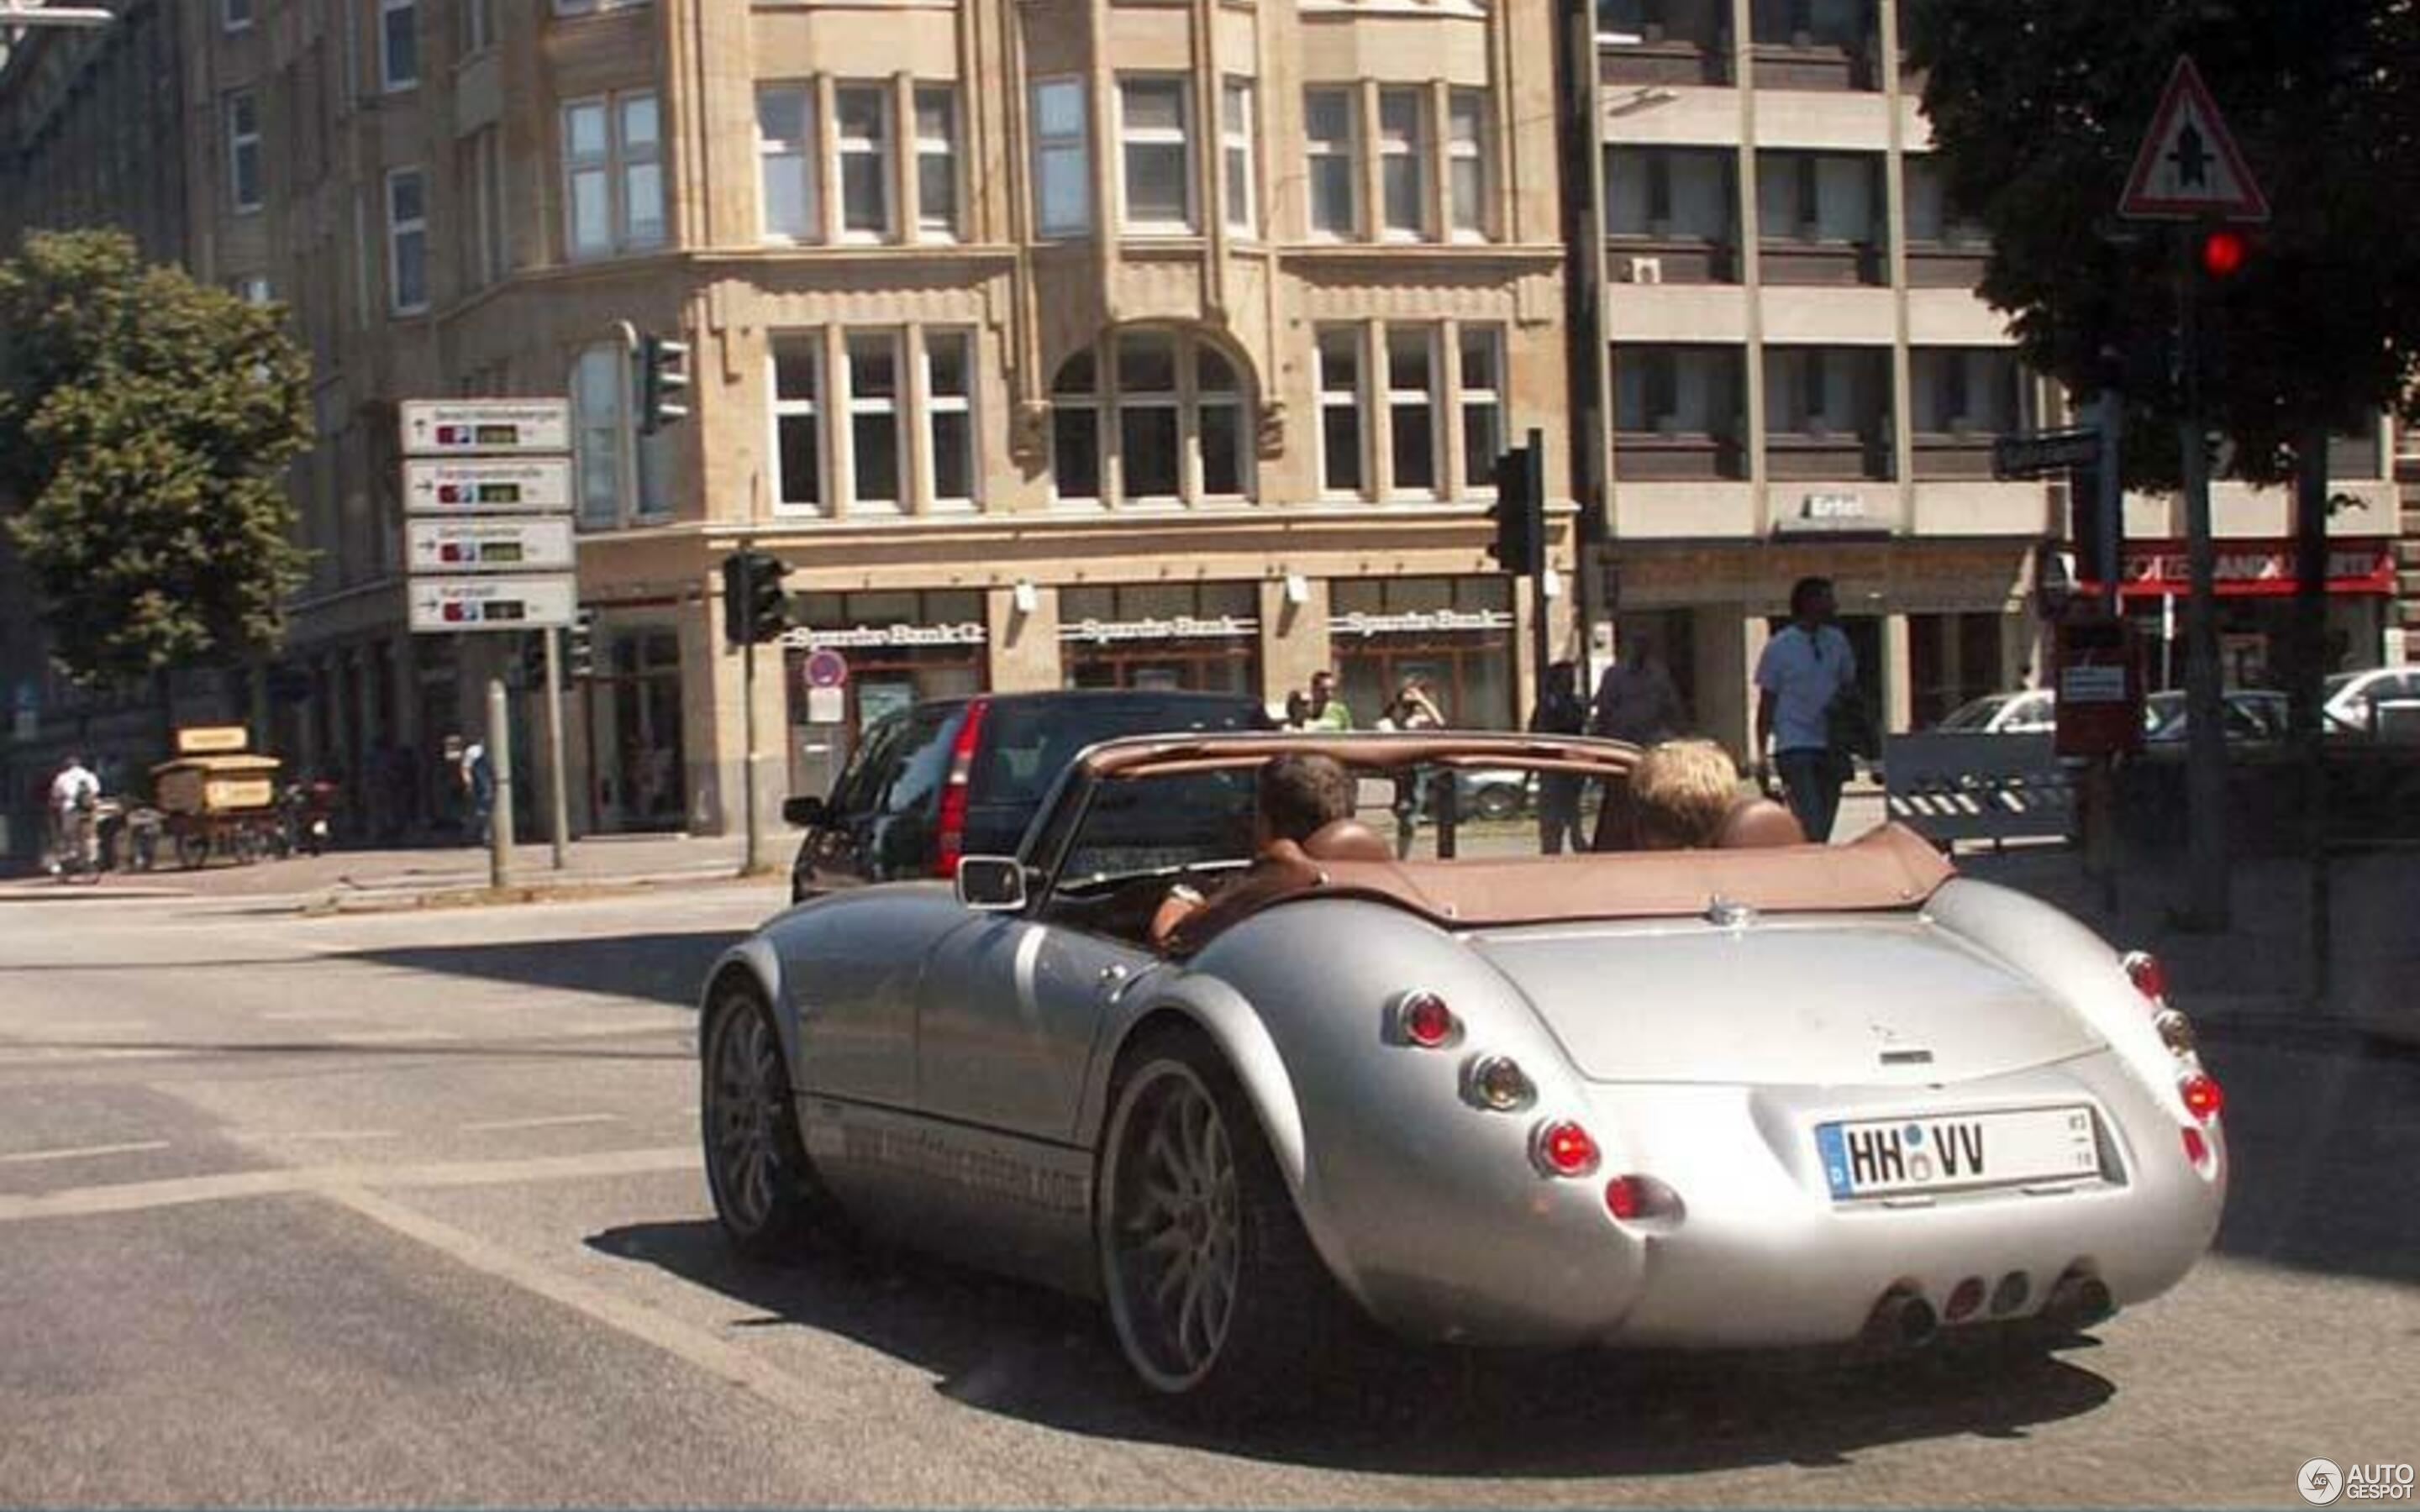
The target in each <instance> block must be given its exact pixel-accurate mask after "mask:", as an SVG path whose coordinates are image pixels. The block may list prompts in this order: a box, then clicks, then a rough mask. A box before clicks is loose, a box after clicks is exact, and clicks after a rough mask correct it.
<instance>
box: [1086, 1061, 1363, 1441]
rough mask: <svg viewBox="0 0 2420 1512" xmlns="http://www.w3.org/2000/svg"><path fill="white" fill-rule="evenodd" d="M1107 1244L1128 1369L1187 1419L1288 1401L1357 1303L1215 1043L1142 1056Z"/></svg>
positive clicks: (1102, 1228)
mask: <svg viewBox="0 0 2420 1512" xmlns="http://www.w3.org/2000/svg"><path fill="white" fill-rule="evenodd" d="M1100 1192H1101V1197H1100V1203H1099V1213H1098V1219H1097V1225H1096V1229H1097V1234H1096V1237H1097V1241H1098V1246H1099V1252H1100V1261H1101V1274H1102V1283H1103V1289H1104V1290H1105V1292H1106V1293H1107V1295H1108V1298H1109V1318H1110V1321H1111V1323H1112V1325H1113V1326H1114V1327H1115V1329H1116V1331H1117V1337H1118V1345H1119V1348H1120V1349H1121V1350H1123V1351H1124V1353H1125V1358H1126V1363H1127V1364H1128V1365H1130V1366H1132V1367H1133V1369H1134V1372H1135V1374H1136V1375H1138V1376H1140V1378H1141V1379H1142V1381H1143V1382H1144V1383H1145V1384H1146V1385H1148V1386H1149V1387H1151V1388H1152V1390H1153V1391H1155V1392H1156V1393H1158V1394H1160V1395H1161V1396H1164V1397H1165V1398H1167V1399H1169V1400H1170V1401H1171V1402H1172V1403H1175V1404H1178V1405H1181V1406H1183V1407H1185V1408H1187V1410H1194V1411H1200V1412H1205V1413H1209V1414H1212V1415H1217V1416H1222V1417H1233V1416H1237V1415H1242V1414H1248V1413H1250V1412H1258V1411H1263V1410H1266V1409H1269V1408H1273V1407H1277V1406H1280V1405H1283V1404H1284V1403H1285V1401H1287V1400H1288V1399H1290V1398H1291V1397H1292V1396H1294V1394H1295V1392H1297V1391H1298V1390H1299V1389H1300V1388H1301V1387H1302V1386H1303V1385H1304V1384H1305V1383H1306V1381H1307V1379H1308V1376H1309V1373H1310V1369H1311V1365H1313V1364H1314V1363H1316V1362H1318V1361H1319V1360H1320V1359H1322V1357H1323V1356H1326V1355H1328V1354H1330V1353H1332V1350H1333V1348H1334V1346H1335V1345H1336V1344H1338V1343H1340V1342H1342V1338H1343V1336H1344V1333H1345V1328H1346V1325H1347V1323H1348V1320H1349V1315H1348V1309H1349V1304H1348V1303H1347V1302H1346V1301H1345V1299H1344V1298H1343V1296H1342V1292H1341V1290H1340V1289H1339V1288H1338V1287H1337V1285H1336V1282H1335V1280H1334V1278H1333V1277H1331V1276H1330V1275H1329V1274H1328V1273H1327V1269H1326V1265H1325V1263H1324V1262H1322V1261H1321V1259H1320V1258H1319V1255H1318V1252H1317V1251H1316V1250H1314V1249H1313V1248H1312V1247H1311V1239H1310V1236H1309V1235H1308V1234H1306V1233H1305V1232H1304V1231H1303V1227H1302V1221H1301V1219H1300V1218H1299V1217H1298V1216H1297V1215H1296V1213H1295V1208H1294V1202H1293V1198H1292V1196H1290V1195H1289V1193H1288V1192H1287V1190H1286V1183H1285V1179H1284V1177H1283V1175H1282V1174H1280V1171H1279V1170H1278V1166H1277V1161H1276V1159H1275V1157H1274V1156H1273V1155H1272V1154H1271V1153H1270V1150H1269V1147H1268V1141H1267V1140H1266V1139H1265V1138H1264V1136H1263V1135H1262V1133H1261V1128H1260V1123H1259V1120H1258V1119H1256V1118H1254V1116H1253V1113H1252V1110H1251V1107H1250V1104H1249V1102H1248V1101H1247V1100H1246V1099H1245V1097H1244V1095H1243V1089H1242V1088H1241V1087H1240V1086H1238V1085H1237V1083H1236V1081H1235V1078H1234V1075H1233V1072H1230V1071H1229V1070H1228V1069H1227V1067H1226V1065H1225V1063H1224V1062H1223V1061H1222V1060H1220V1058H1219V1057H1218V1053H1217V1052H1216V1051H1215V1050H1214V1049H1213V1048H1212V1047H1211V1046H1210V1045H1209V1044H1207V1043H1206V1042H1204V1041H1202V1039H1201V1038H1200V1037H1199V1036H1195V1035H1171V1036H1163V1037H1159V1038H1156V1039H1155V1040H1154V1041H1152V1042H1150V1043H1149V1044H1146V1045H1144V1046H1141V1047H1140V1048H1139V1049H1138V1050H1137V1051H1136V1052H1134V1053H1132V1054H1131V1055H1130V1056H1129V1057H1128V1062H1127V1065H1126V1067H1125V1069H1124V1072H1123V1073H1122V1075H1121V1077H1120V1081H1119V1087H1118V1090H1117V1093H1116V1098H1115V1102H1114V1103H1113V1106H1112V1109H1111V1112H1110V1116H1109V1136H1108V1138H1107V1140H1106V1141H1105V1143H1104V1145H1103V1148H1102V1164H1101V1185H1100Z"/></svg>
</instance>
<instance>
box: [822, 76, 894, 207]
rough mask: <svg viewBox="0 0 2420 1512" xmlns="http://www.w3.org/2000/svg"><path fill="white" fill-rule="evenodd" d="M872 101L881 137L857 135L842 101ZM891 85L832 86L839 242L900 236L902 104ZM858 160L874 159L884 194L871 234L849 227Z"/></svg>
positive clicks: (831, 139) (871, 82) (834, 191)
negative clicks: (851, 176)
mask: <svg viewBox="0 0 2420 1512" xmlns="http://www.w3.org/2000/svg"><path fill="white" fill-rule="evenodd" d="M852 94H855V95H863V96H866V97H869V98H871V99H872V100H874V101H875V103H876V111H877V115H876V121H877V122H878V126H877V128H876V130H877V132H878V134H876V135H875V136H872V137H868V136H863V135H852V134H850V133H849V132H848V131H847V130H846V129H845V127H844V126H843V125H842V124H841V123H842V119H843V114H844V113H843V111H842V109H841V100H842V99H843V97H845V96H848V95H852ZM897 116H898V110H897V106H896V102H895V101H894V100H892V88H891V85H889V84H888V83H886V82H883V81H879V80H862V79H850V80H843V81H838V82H835V83H834V84H833V85H832V108H831V121H830V131H828V132H826V133H825V136H826V140H828V141H829V142H830V144H831V147H830V149H829V153H830V155H829V157H828V159H827V162H829V164H830V182H831V186H832V218H833V228H834V232H835V235H836V236H837V238H838V239H840V240H842V241H847V242H855V243H859V244H861V245H863V244H870V243H879V242H885V241H890V240H892V239H894V238H896V237H897V236H898V234H899V207H898V206H897V205H896V204H895V203H893V201H894V198H895V192H894V189H893V186H892V172H891V153H892V147H893V145H894V144H895V143H896V142H897V141H898V140H899V122H898V119H897ZM853 159H870V160H871V161H872V162H873V164H874V182H875V186H876V189H878V190H879V191H880V192H881V202H880V204H881V212H880V216H879V218H878V219H879V224H877V225H876V227H875V228H873V229H871V230H868V229H865V228H864V227H861V226H852V225H850V224H848V218H849V204H848V164H849V162H850V161H851V160H853Z"/></svg>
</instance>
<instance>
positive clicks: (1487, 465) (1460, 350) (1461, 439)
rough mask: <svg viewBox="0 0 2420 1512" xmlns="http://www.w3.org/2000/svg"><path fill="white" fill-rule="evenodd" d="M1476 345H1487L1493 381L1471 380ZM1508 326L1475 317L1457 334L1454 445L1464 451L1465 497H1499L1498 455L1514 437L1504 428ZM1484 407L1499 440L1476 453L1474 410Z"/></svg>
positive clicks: (1462, 485)
mask: <svg viewBox="0 0 2420 1512" xmlns="http://www.w3.org/2000/svg"><path fill="white" fill-rule="evenodd" d="M1474 345H1481V346H1484V347H1486V349H1487V354H1488V359H1487V361H1488V367H1489V369H1490V381H1489V382H1488V383H1487V384H1486V385H1485V386H1483V387H1482V386H1480V385H1477V384H1474V383H1472V382H1471V378H1470V361H1469V359H1470V350H1471V347H1473V346H1474ZM1504 360H1505V349H1504V327H1503V326H1502V325H1500V324H1497V322H1494V321H1472V322H1469V323H1467V324H1464V325H1458V326H1456V327H1455V328H1454V334H1453V364H1454V365H1453V381H1452V383H1451V385H1450V387H1451V389H1452V392H1453V413H1454V419H1455V424H1456V425H1457V426H1458V427H1459V428H1458V430H1457V432H1456V434H1455V437H1454V445H1455V446H1458V447H1459V448H1460V450H1461V453H1462V468H1461V471H1460V475H1459V479H1458V482H1459V485H1460V486H1459V488H1458V490H1457V491H1458V492H1459V494H1460V495H1461V496H1462V497H1464V498H1466V499H1467V498H1479V499H1493V498H1495V497H1496V469H1495V464H1496V458H1497V455H1501V454H1502V453H1503V452H1504V451H1505V449H1506V446H1507V443H1508V442H1509V441H1510V440H1511V439H1512V438H1511V437H1510V436H1508V435H1507V434H1506V433H1505V429H1504ZM1476 409H1484V410H1486V411H1487V412H1488V416H1489V427H1488V428H1489V429H1490V430H1492V431H1494V432H1495V437H1496V440H1495V444H1494V445H1493V446H1492V447H1491V448H1489V450H1488V451H1486V452H1484V453H1481V454H1480V455H1472V453H1471V450H1470V446H1471V435H1470V428H1471V427H1470V416H1471V411H1473V410H1476Z"/></svg>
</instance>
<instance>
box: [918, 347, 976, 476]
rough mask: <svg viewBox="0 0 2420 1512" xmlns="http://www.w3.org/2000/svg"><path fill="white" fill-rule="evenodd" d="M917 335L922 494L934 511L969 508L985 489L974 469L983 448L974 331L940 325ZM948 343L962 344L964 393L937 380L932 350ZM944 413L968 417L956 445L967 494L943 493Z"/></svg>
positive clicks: (959, 368) (960, 349)
mask: <svg viewBox="0 0 2420 1512" xmlns="http://www.w3.org/2000/svg"><path fill="white" fill-rule="evenodd" d="M917 335H918V339H917V342H916V362H917V367H918V371H917V387H916V393H917V396H918V398H919V399H920V400H921V403H922V408H923V414H921V415H920V416H918V417H917V424H916V434H917V438H918V444H919V455H918V456H917V463H918V469H919V471H920V473H921V474H922V476H923V480H924V486H923V495H924V498H925V500H926V501H928V502H929V503H930V504H931V506H932V507H933V509H934V510H936V511H939V512H957V511H967V510H971V509H973V508H974V507H975V501H976V498H977V496H978V495H979V493H980V492H981V490H982V487H983V479H982V478H981V477H980V476H979V475H978V474H977V473H976V471H975V458H976V455H977V454H978V451H979V448H978V447H977V445H976V440H977V438H976V436H975V395H974V391H975V360H976V352H977V351H978V350H979V347H977V344H976V337H975V332H974V330H973V328H971V327H967V326H937V327H933V328H930V329H927V330H923V331H920V332H918V333H917ZM944 343H955V344H957V346H958V350H959V362H958V377H959V381H960V383H962V384H963V385H964V386H965V391H966V392H964V393H941V392H940V390H939V388H938V387H936V386H935V384H934V382H933V350H934V347H936V346H939V345H941V344H944ZM943 415H961V416H964V417H965V421H966V425H965V430H966V440H965V441H964V443H963V444H962V445H960V446H958V447H955V448H953V450H955V451H956V452H958V454H959V464H960V466H961V468H962V469H963V470H964V472H965V475H966V480H967V487H966V491H965V492H964V493H955V494H945V493H943V492H942V491H941V469H940V459H941V453H942V450H943V448H942V442H941V426H940V417H941V416H943Z"/></svg>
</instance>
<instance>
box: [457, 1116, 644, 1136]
mask: <svg viewBox="0 0 2420 1512" xmlns="http://www.w3.org/2000/svg"><path fill="white" fill-rule="evenodd" d="M621 1121H622V1116H621V1115H620V1114H618V1113H566V1114H562V1115H559V1116H557V1117H555V1118H551V1119H496V1120H495V1121H493V1122H491V1123H466V1124H464V1125H462V1132H463V1133H464V1134H503V1133H504V1132H506V1131H507V1130H513V1129H568V1128H571V1127H573V1126H575V1125H578V1124H584V1123H619V1122H621Z"/></svg>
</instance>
